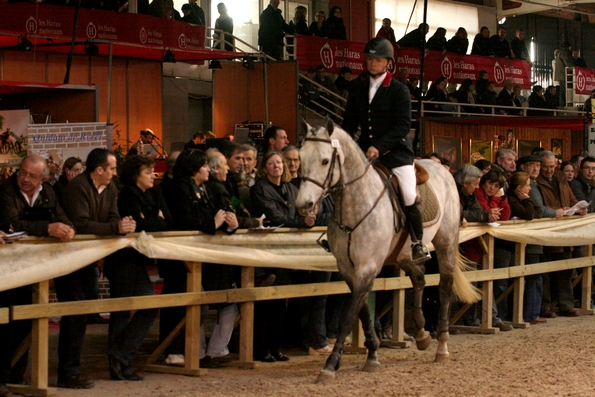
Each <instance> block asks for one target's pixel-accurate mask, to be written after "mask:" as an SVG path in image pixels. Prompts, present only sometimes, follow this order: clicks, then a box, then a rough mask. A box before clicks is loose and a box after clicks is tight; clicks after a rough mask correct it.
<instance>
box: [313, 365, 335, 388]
mask: <svg viewBox="0 0 595 397" xmlns="http://www.w3.org/2000/svg"><path fill="white" fill-rule="evenodd" d="M334 380H335V372H334V371H329V370H326V369H323V370H322V371H320V373H319V374H318V378H316V382H314V383H322V384H323V385H326V384H329V383H331V382H332V381H334Z"/></svg>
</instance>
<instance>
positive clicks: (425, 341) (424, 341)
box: [415, 331, 432, 350]
mask: <svg viewBox="0 0 595 397" xmlns="http://www.w3.org/2000/svg"><path fill="white" fill-rule="evenodd" d="M430 342H432V335H430V333H429V332H428V331H424V335H423V336H422V337H419V338H415V344H416V345H417V350H426V349H427V348H428V347H430Z"/></svg>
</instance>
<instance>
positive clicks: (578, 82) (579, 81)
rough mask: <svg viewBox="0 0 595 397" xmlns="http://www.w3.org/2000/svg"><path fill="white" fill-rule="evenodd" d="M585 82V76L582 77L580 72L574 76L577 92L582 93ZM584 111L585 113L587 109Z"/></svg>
mask: <svg viewBox="0 0 595 397" xmlns="http://www.w3.org/2000/svg"><path fill="white" fill-rule="evenodd" d="M586 82H587V79H586V78H585V75H583V74H582V73H581V72H578V75H577V76H576V85H577V87H578V89H579V91H584V89H585V84H586ZM585 111H587V109H585Z"/></svg>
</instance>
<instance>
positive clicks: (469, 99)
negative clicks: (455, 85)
mask: <svg viewBox="0 0 595 397" xmlns="http://www.w3.org/2000/svg"><path fill="white" fill-rule="evenodd" d="M472 84H473V80H471V79H465V80H463V82H462V83H461V86H460V87H459V89H458V90H457V91H455V93H454V95H455V98H457V102H458V103H469V104H475V103H476V100H475V95H474V94H473V89H472V88H471V85H472ZM462 109H463V111H465V112H468V113H476V112H478V111H479V108H477V107H475V106H463V107H462Z"/></svg>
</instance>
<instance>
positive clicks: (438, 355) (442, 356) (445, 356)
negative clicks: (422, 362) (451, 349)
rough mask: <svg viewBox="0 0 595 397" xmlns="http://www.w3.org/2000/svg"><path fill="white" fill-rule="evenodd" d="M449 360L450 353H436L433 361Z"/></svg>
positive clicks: (441, 362) (442, 361)
mask: <svg viewBox="0 0 595 397" xmlns="http://www.w3.org/2000/svg"><path fill="white" fill-rule="evenodd" d="M449 361H450V353H436V359H434V362H435V363H439V364H443V363H447V362H449Z"/></svg>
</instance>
